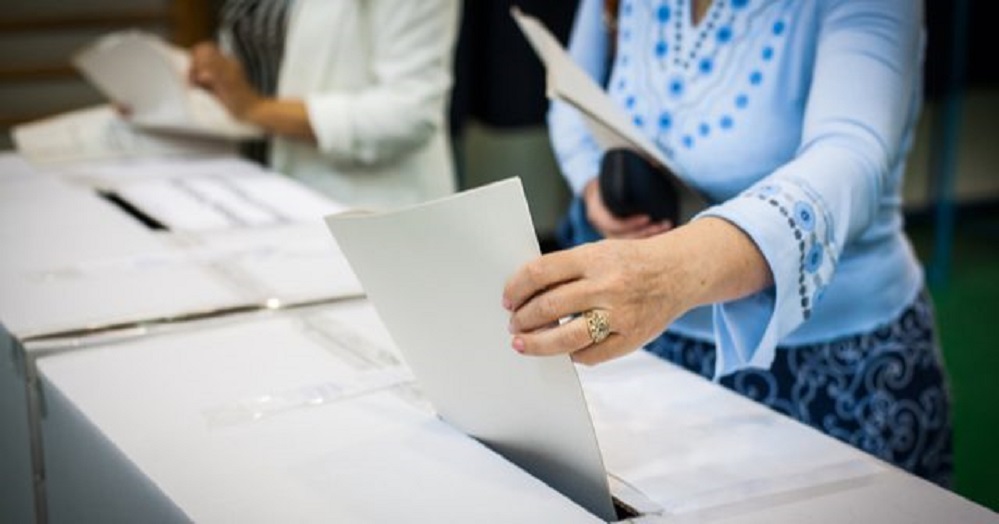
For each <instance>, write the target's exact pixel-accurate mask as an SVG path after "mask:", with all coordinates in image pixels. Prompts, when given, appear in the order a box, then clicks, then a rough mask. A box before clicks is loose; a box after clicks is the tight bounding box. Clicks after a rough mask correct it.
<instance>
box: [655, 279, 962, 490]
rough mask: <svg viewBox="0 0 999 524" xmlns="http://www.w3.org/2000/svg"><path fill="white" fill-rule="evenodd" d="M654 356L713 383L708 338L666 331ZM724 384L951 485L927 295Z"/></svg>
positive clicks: (945, 396) (944, 398)
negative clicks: (866, 326) (866, 328)
mask: <svg viewBox="0 0 999 524" xmlns="http://www.w3.org/2000/svg"><path fill="white" fill-rule="evenodd" d="M646 350H648V351H650V352H651V353H653V354H655V355H657V356H659V357H661V358H663V359H665V360H668V361H670V362H673V363H674V364H677V365H679V366H682V367H684V368H686V369H688V370H690V371H693V372H694V373H698V374H700V375H702V376H704V377H707V378H711V376H712V375H713V373H714V366H715V347H714V344H712V343H710V342H704V341H701V340H696V339H691V338H687V337H683V336H679V335H676V334H673V333H669V332H667V333H664V334H663V335H662V336H660V337H659V338H657V339H656V340H654V341H652V342H651V343H650V344H649V345H647V346H646ZM720 382H721V384H722V385H724V386H725V387H727V388H729V389H732V390H734V391H736V392H738V393H740V394H742V395H744V396H746V397H749V398H752V399H754V400H756V401H759V402H762V403H763V404H766V405H767V406H770V407H771V408H773V409H774V410H776V411H778V412H780V413H784V414H786V415H789V416H791V417H793V418H795V419H797V420H799V421H801V422H803V423H805V424H808V425H810V426H813V427H815V428H818V429H819V430H821V431H823V432H825V433H827V434H829V435H832V436H834V437H836V438H838V439H840V440H842V441H844V442H847V443H849V444H852V445H853V446H856V447H857V448H860V449H862V450H864V451H867V452H869V453H871V454H873V455H875V456H877V457H880V458H881V459H883V460H885V461H888V462H891V463H893V464H895V465H897V466H899V467H901V468H902V469H905V470H907V471H909V472H911V473H913V474H915V475H918V476H920V477H923V478H925V479H927V480H929V481H931V482H934V483H936V484H938V485H940V486H943V487H947V488H949V487H950V485H951V475H952V472H953V452H952V443H951V418H950V396H949V392H948V384H947V377H946V372H945V370H944V367H943V361H942V358H941V355H940V351H939V347H938V345H937V340H936V335H935V332H934V315H933V308H932V304H931V302H930V298H929V296H928V295H927V294H926V293H925V292H923V293H921V294H920V295H919V297H918V298H917V299H916V300H915V301H914V302H913V303H912V304H911V305H910V306H909V307H908V308H907V309H906V310H905V311H904V312H903V313H902V314H901V315H900V316H899V317H898V318H896V319H895V320H894V321H893V322H892V323H890V324H888V325H885V326H882V327H880V328H878V329H876V330H874V331H872V332H870V333H863V334H859V335H853V336H847V337H843V338H839V339H836V340H832V341H829V342H825V343H820V344H810V345H804V346H795V347H778V348H777V354H776V358H775V359H774V362H773V365H772V366H771V367H770V369H766V370H761V369H747V370H741V371H737V372H735V373H732V374H730V375H727V376H724V377H722V378H721V380H720Z"/></svg>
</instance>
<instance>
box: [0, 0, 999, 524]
mask: <svg viewBox="0 0 999 524" xmlns="http://www.w3.org/2000/svg"><path fill="white" fill-rule="evenodd" d="M330 1H335V0H330ZM414 1H418V0H414ZM912 1H917V0H912ZM925 1H926V6H927V25H928V35H929V40H928V48H927V63H926V77H925V86H926V94H927V98H926V106H925V110H924V112H923V115H922V119H921V121H920V124H919V132H918V136H917V142H916V145H915V151H914V152H913V156H912V158H911V160H910V163H909V166H908V168H909V170H908V173H907V180H906V185H905V208H906V212H907V223H908V229H909V233H910V236H911V237H912V238H913V241H914V244H915V246H916V249H917V252H918V253H919V255H920V257H921V258H922V260H923V261H924V263H926V265H927V267H928V268H929V271H930V273H931V277H933V278H932V279H931V283H932V284H933V287H932V291H933V296H934V301H935V304H936V306H937V311H938V316H939V319H940V331H941V333H940V335H941V339H942V341H943V349H944V353H945V358H946V360H947V365H948V368H949V369H950V372H951V378H952V387H953V389H954V398H955V415H954V416H955V427H956V437H955V438H956V462H957V484H956V489H957V491H958V492H960V493H962V494H964V495H965V496H968V497H970V498H972V499H974V500H977V501H979V502H981V503H983V504H986V505H989V506H990V507H992V508H994V509H999V457H997V456H996V454H995V452H994V437H993V435H995V434H997V433H999V410H996V409H995V406H994V404H995V401H996V400H999V384H997V383H996V381H994V380H992V379H991V375H992V374H993V373H995V372H996V370H997V369H999V343H997V342H996V336H995V334H994V331H993V330H992V325H993V324H995V320H996V311H999V65H997V64H999V63H997V61H996V60H995V58H994V56H993V55H992V54H991V49H992V47H993V46H992V42H991V40H992V39H993V38H994V34H993V33H991V31H992V30H993V29H992V28H991V27H990V26H989V24H991V23H992V22H991V21H992V19H991V18H990V17H988V16H985V7H986V6H987V5H988V2H987V0H925ZM515 3H516V4H518V5H519V6H520V7H521V8H522V9H524V11H526V12H528V13H531V14H533V15H535V16H537V17H539V18H540V19H541V20H542V21H543V22H544V23H545V24H546V25H548V27H549V28H550V29H552V31H553V32H554V33H555V34H556V36H557V37H559V38H560V39H562V40H563V42H564V41H565V39H566V38H567V36H568V34H569V29H570V26H571V22H572V17H573V15H574V10H575V2H572V1H568V0H566V1H556V2H552V1H550V0H549V1H545V0H522V1H519V2H513V1H512V0H466V1H465V2H464V9H463V16H462V26H461V33H460V39H459V42H458V45H457V49H456V54H455V89H454V96H453V100H452V104H451V112H450V125H451V131H452V135H453V138H454V145H455V159H456V162H457V166H458V173H459V183H460V186H461V187H462V188H471V187H476V186H479V185H482V184H485V183H488V182H491V181H495V180H499V179H502V178H506V177H509V176H520V177H521V178H522V179H523V181H524V185H525V189H526V192H527V197H528V200H529V203H530V206H531V212H532V214H533V218H534V221H535V226H536V229H537V232H538V237H539V240H540V241H541V242H542V246H543V248H552V245H551V237H552V233H553V232H554V229H555V228H556V226H557V223H558V220H559V218H560V217H561V214H562V212H563V211H564V209H565V206H566V204H567V203H568V201H569V198H570V195H569V192H568V189H567V186H566V185H565V183H564V182H563V180H562V178H561V176H560V175H559V173H558V167H557V165H556V163H555V160H554V158H553V155H552V152H551V149H550V146H549V142H548V137H547V132H546V129H545V125H544V113H545V111H546V109H547V102H546V100H545V98H544V75H543V71H542V68H541V66H540V63H539V62H538V61H537V59H536V58H535V57H534V55H533V53H532V52H531V50H530V48H529V47H528V46H527V44H526V43H525V42H524V40H523V39H522V37H521V36H520V34H519V32H518V31H517V30H516V28H515V27H514V25H513V23H512V21H511V20H510V17H509V8H510V7H511V6H512V5H513V4H515ZM218 5H219V0H210V1H209V0H204V1H202V0H4V2H3V9H2V12H0V149H9V148H10V147H11V142H10V138H9V135H8V133H7V131H8V130H9V128H10V127H11V126H14V125H16V124H18V123H21V122H27V121H31V120H35V119H38V118H41V117H44V116H47V115H52V114H56V113H60V112H64V111H68V110H72V109H77V108H81V107H85V106H88V105H93V104H97V103H100V102H102V100H101V98H100V96H99V95H98V93H97V92H96V91H94V90H93V89H92V88H90V87H89V86H88V85H87V84H86V83H84V82H83V81H82V80H81V79H80V78H79V77H78V76H77V75H76V74H75V73H74V71H73V70H72V69H71V68H70V67H69V64H68V57H69V56H70V54H71V53H72V52H73V50H75V49H77V48H79V47H80V46H82V45H84V44H85V43H87V42H89V41H91V40H92V39H94V38H96V37H97V36H99V35H101V34H103V33H106V32H108V31H112V30H116V29H126V28H140V29H144V30H149V31H154V32H157V33H160V34H162V35H164V36H165V37H167V38H169V39H170V40H172V41H174V42H176V43H178V44H180V45H189V44H191V43H193V42H196V41H198V40H201V39H204V38H210V37H211V35H212V34H213V31H214V27H215V20H216V13H217V9H218ZM331 30H335V28H331ZM948 217H949V218H948ZM950 220H952V221H953V222H948V221H950Z"/></svg>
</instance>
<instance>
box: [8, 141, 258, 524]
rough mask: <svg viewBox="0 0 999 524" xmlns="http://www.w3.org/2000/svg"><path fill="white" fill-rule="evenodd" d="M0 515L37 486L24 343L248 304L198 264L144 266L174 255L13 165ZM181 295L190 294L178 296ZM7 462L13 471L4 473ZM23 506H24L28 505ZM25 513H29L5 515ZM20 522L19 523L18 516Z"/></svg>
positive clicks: (83, 196)
mask: <svg viewBox="0 0 999 524" xmlns="http://www.w3.org/2000/svg"><path fill="white" fill-rule="evenodd" d="M0 249H2V251H3V256H0V325H2V326H3V332H2V334H0V336H3V337H4V341H3V346H4V351H3V353H2V354H0V358H3V359H4V364H3V366H0V391H2V393H3V395H4V399H3V402H2V403H0V406H2V409H3V412H0V420H2V423H0V435H2V436H0V441H2V442H3V443H4V445H3V446H2V447H0V452H2V453H3V456H2V457H0V462H2V463H3V464H4V465H5V467H3V468H0V476H2V477H3V486H4V489H3V490H0V508H4V512H5V514H7V513H6V511H7V510H6V508H24V507H27V508H29V510H28V513H27V520H28V521H30V520H31V515H33V514H34V511H30V508H31V507H32V505H33V503H32V502H31V498H30V497H29V498H28V499H25V498H24V497H23V492H24V490H25V489H26V488H27V489H28V491H29V492H30V491H31V487H32V484H33V483H34V482H36V481H38V480H39V477H38V476H37V474H32V473H31V472H30V471H29V472H27V473H28V474H27V475H25V474H24V473H25V472H24V471H22V469H23V468H21V467H20V465H21V464H23V461H24V460H25V459H26V458H28V457H32V453H31V452H30V451H29V447H30V443H29V441H30V437H29V438H25V436H26V435H30V434H32V430H31V427H30V426H31V423H30V419H31V415H30V411H29V412H28V413H27V415H26V414H25V412H24V411H25V409H27V406H29V399H28V395H29V393H30V391H31V387H30V380H29V376H30V370H29V369H28V365H27V364H28V358H27V356H26V355H25V354H24V347H23V346H24V343H25V342H26V341H28V340H31V339H32V338H34V337H40V336H45V335H46V334H52V333H70V332H74V331H77V330H81V329H88V328H92V327H98V326H105V325H118V324H123V323H129V322H134V321H138V320H142V319H147V318H152V317H168V316H173V315H179V314H183V313H186V312H192V311H207V310H212V309H215V308H217V307H219V306H221V305H223V304H226V305H240V306H244V305H249V304H250V303H251V297H250V296H247V295H245V293H244V291H243V290H241V289H239V288H238V287H235V286H233V285H231V284H229V283H226V282H223V281H221V280H220V279H219V278H218V277H217V276H215V275H213V274H212V273H211V272H210V271H208V270H206V269H205V268H202V267H197V266H194V265H181V266H173V267H169V268H162V267H158V268H157V267H147V266H145V265H144V263H143V262H144V260H145V259H144V258H143V257H145V256H149V255H162V254H164V253H167V252H169V251H170V250H171V248H170V247H169V246H168V245H166V244H165V243H164V242H162V240H161V239H159V238H157V237H155V236H153V235H150V234H149V232H148V231H147V230H145V229H144V228H143V227H141V226H140V225H139V224H136V223H135V222H134V221H132V220H131V219H130V218H128V217H126V216H123V215H122V214H120V213H119V212H118V211H116V210H115V209H114V208H113V207H111V206H109V205H107V204H106V203H105V202H103V201H102V200H101V199H100V198H99V197H97V196H95V195H94V194H92V192H90V191H89V190H85V189H82V188H77V187H73V186H70V185H68V184H65V183H62V182H60V181H58V180H55V179H53V178H50V177H46V176H41V175H39V174H38V173H36V172H33V171H31V170H30V169H29V168H28V166H26V165H24V164H22V163H20V162H18V161H17V160H16V159H15V158H10V157H7V158H5V159H4V161H3V162H0ZM177 290H186V292H176V291H177ZM7 464H10V465H11V467H10V468H8V467H6V465H7ZM26 504H27V506H25V505H26ZM10 512H11V514H13V515H15V516H25V510H23V509H22V510H14V509H11V510H10ZM18 520H20V519H18Z"/></svg>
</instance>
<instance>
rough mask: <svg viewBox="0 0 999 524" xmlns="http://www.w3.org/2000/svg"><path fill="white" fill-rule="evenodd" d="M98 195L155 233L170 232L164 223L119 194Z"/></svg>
mask: <svg viewBox="0 0 999 524" xmlns="http://www.w3.org/2000/svg"><path fill="white" fill-rule="evenodd" d="M97 194H98V195H100V196H101V198H103V199H104V200H107V201H108V202H110V203H111V204H113V205H114V206H115V207H117V208H118V209H120V210H122V211H124V212H125V213H126V214H128V215H129V216H131V217H132V218H134V219H135V220H138V221H139V222H140V223H142V225H144V226H146V227H147V228H149V229H152V230H154V231H168V230H169V228H168V227H166V225H164V224H163V223H162V222H160V221H158V220H156V219H155V218H153V217H151V216H149V215H148V214H147V213H145V212H143V211H142V210H141V209H139V208H137V207H135V206H134V205H132V204H131V203H130V202H128V201H127V200H125V199H124V198H122V197H121V196H120V195H118V194H117V193H114V192H112V191H98V192H97Z"/></svg>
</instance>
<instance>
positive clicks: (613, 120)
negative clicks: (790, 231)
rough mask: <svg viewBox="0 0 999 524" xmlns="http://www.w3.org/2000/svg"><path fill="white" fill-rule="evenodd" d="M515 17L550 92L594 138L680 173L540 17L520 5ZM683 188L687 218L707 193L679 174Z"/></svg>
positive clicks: (682, 213)
mask: <svg viewBox="0 0 999 524" xmlns="http://www.w3.org/2000/svg"><path fill="white" fill-rule="evenodd" d="M511 14H512V16H513V19H514V21H516V23H517V25H518V27H520V30H521V31H522V32H523V33H524V36H525V37H526V38H527V41H528V42H529V43H530V44H531V47H532V48H533V49H534V51H535V53H537V55H538V57H539V58H540V59H541V61H542V62H543V63H544V66H545V71H546V73H547V77H546V88H547V95H548V97H549V98H551V99H553V100H561V101H563V102H566V103H568V104H569V105H571V106H573V107H574V108H576V109H577V110H578V111H579V112H580V114H582V116H583V119H584V120H585V121H586V124H587V126H588V127H589V130H590V132H591V133H592V134H593V138H594V139H596V141H597V143H598V144H600V147H602V148H604V149H605V150H608V149H615V148H624V149H630V150H632V151H636V152H638V153H640V154H641V155H643V156H644V157H646V159H647V160H649V161H651V162H654V163H657V164H659V165H660V166H663V167H665V168H667V169H668V170H669V171H671V172H672V173H677V172H678V170H677V169H676V166H675V165H673V163H672V162H670V160H669V159H668V158H667V157H666V156H665V155H664V154H663V153H662V151H661V150H660V149H659V148H658V147H657V146H656V145H655V144H654V143H653V142H652V141H651V140H649V138H648V137H647V136H645V135H644V134H642V132H641V131H640V130H639V129H638V128H637V127H635V125H634V124H633V123H632V122H631V119H630V118H628V116H627V115H626V114H625V113H624V112H623V111H622V110H621V108H620V107H618V106H617V105H616V104H615V103H614V101H613V100H611V98H610V97H608V96H607V94H606V93H605V92H604V91H603V89H601V88H600V86H598V85H597V83H596V82H594V81H593V79H592V78H590V76H589V75H587V74H586V72H585V71H583V70H582V69H580V67H579V66H578V65H576V63H575V62H573V60H572V57H570V56H569V54H568V53H566V51H565V49H564V48H563V47H562V45H561V44H560V43H559V41H558V40H557V39H555V37H554V36H553V35H552V34H551V33H550V32H549V31H548V29H546V28H545V26H544V25H542V24H541V22H539V21H538V20H537V19H536V18H534V17H531V16H529V15H525V14H524V13H523V12H521V11H520V10H519V9H518V8H516V7H514V8H513V9H512V10H511ZM671 181H672V182H673V185H674V186H676V188H677V189H678V190H679V191H680V195H681V196H680V206H681V209H680V218H681V220H682V221H686V220H688V219H689V218H691V217H692V216H694V215H695V214H696V213H697V212H698V211H700V210H701V209H703V208H704V207H705V206H706V205H707V204H706V201H705V199H704V197H703V196H701V195H700V193H698V192H697V191H695V190H694V189H693V188H691V187H690V186H689V185H688V184H687V183H686V182H685V181H683V180H682V179H680V178H679V177H677V176H673V177H671Z"/></svg>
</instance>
